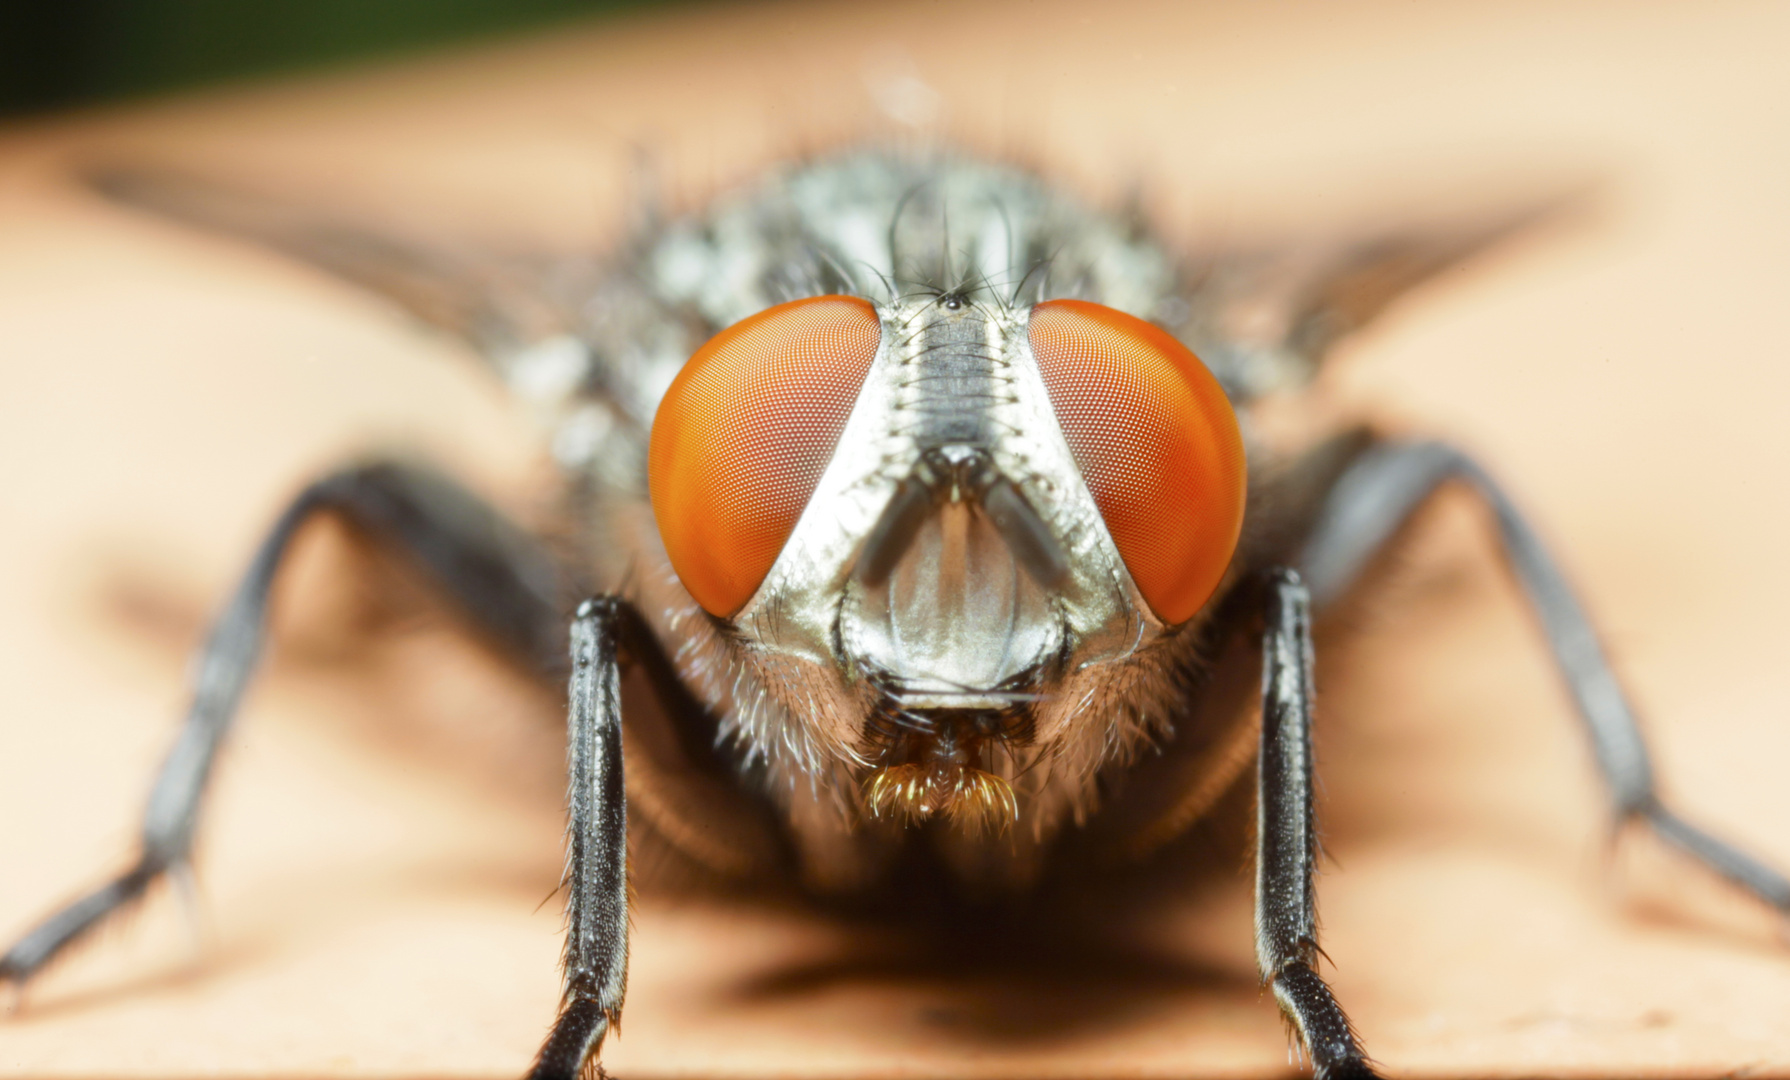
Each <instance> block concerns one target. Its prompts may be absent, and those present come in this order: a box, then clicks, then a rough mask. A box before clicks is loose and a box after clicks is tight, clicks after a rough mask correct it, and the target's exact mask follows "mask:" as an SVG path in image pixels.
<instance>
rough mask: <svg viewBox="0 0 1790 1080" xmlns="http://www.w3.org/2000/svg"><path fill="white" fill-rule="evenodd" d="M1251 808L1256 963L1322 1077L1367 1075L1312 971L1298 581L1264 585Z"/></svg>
mask: <svg viewBox="0 0 1790 1080" xmlns="http://www.w3.org/2000/svg"><path fill="white" fill-rule="evenodd" d="M1267 604H1268V611H1267V629H1266V632H1265V634H1264V637H1263V642H1262V748H1261V757H1260V763H1259V766H1258V767H1259V773H1258V781H1257V783H1258V788H1257V802H1256V877H1255V881H1256V887H1255V893H1256V902H1255V928H1256V963H1257V964H1258V965H1259V967H1260V968H1261V973H1262V981H1263V982H1264V983H1266V984H1267V985H1268V987H1269V988H1270V989H1272V990H1273V991H1274V998H1275V1000H1276V1001H1278V1002H1279V1003H1280V1009H1281V1012H1282V1013H1283V1014H1285V1016H1286V1018H1287V1020H1288V1021H1289V1022H1290V1023H1291V1024H1292V1025H1293V1029H1294V1031H1295V1032H1297V1034H1298V1037H1299V1041H1300V1042H1301V1043H1302V1044H1303V1045H1304V1047H1305V1050H1306V1052H1307V1053H1308V1054H1309V1055H1310V1056H1311V1063H1312V1068H1313V1070H1314V1071H1315V1072H1316V1074H1317V1076H1318V1077H1320V1078H1321V1080H1333V1078H1335V1080H1340V1078H1343V1077H1365V1076H1373V1075H1375V1073H1374V1071H1373V1068H1372V1067H1371V1066H1370V1065H1369V1064H1368V1061H1367V1056H1366V1055H1365V1054H1364V1053H1362V1051H1361V1044H1360V1043H1359V1041H1357V1040H1356V1038H1355V1031H1354V1029H1353V1028H1352V1027H1350V1025H1349V1018H1348V1017H1347V1016H1346V1015H1344V1014H1343V1011H1342V1006H1340V1005H1338V1004H1337V1002H1336V998H1335V996H1334V995H1332V994H1331V993H1330V988H1329V987H1328V986H1326V985H1325V984H1324V980H1323V979H1322V978H1320V977H1319V975H1318V973H1317V958H1318V955H1319V953H1318V914H1317V911H1318V909H1317V896H1316V893H1315V892H1314V890H1313V886H1312V876H1313V874H1314V873H1315V871H1316V867H1317V859H1318V838H1317V817H1316V811H1315V809H1314V807H1313V805H1312V781H1313V763H1312V745H1311V719H1312V700H1313V693H1312V681H1311V670H1312V651H1311V601H1310V598H1309V597H1308V595H1307V594H1306V590H1305V585H1304V583H1303V582H1302V581H1300V579H1299V575H1298V574H1296V573H1294V572H1293V571H1291V570H1279V571H1275V572H1274V573H1272V574H1271V575H1270V576H1269V579H1268V597H1267Z"/></svg>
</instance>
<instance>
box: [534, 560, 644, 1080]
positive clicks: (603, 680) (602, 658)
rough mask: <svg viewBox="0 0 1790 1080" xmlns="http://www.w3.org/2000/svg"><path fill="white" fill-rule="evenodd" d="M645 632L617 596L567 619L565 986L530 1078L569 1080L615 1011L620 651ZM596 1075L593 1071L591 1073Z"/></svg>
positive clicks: (620, 918)
mask: <svg viewBox="0 0 1790 1080" xmlns="http://www.w3.org/2000/svg"><path fill="white" fill-rule="evenodd" d="M648 633H649V631H647V629H646V628H645V625H644V623H642V622H641V620H640V617H639V616H638V615H637V614H636V613H635V611H634V609H633V608H632V607H630V606H629V605H628V604H627V603H626V602H625V601H623V600H621V599H619V598H616V597H613V596H600V597H597V598H595V599H592V600H587V601H585V603H584V604H583V605H582V606H580V607H579V609H578V615H577V618H576V619H575V620H574V621H573V623H572V680H571V688H570V694H569V697H570V708H569V709H568V710H567V720H566V725H567V750H566V763H567V770H568V772H569V774H570V775H569V777H568V782H567V789H566V816H567V822H566V873H565V887H566V891H567V897H566V947H565V992H564V995H563V996H562V998H561V1000H560V1008H559V1018H558V1019H557V1020H555V1021H554V1023H553V1030H552V1031H551V1032H550V1033H549V1034H548V1036H547V1041H546V1043H545V1044H543V1045H542V1047H541V1052H540V1056H539V1057H537V1058H536V1059H535V1064H534V1068H533V1069H532V1070H530V1073H529V1075H530V1077H531V1078H534V1080H574V1078H576V1077H578V1076H579V1075H580V1074H581V1073H582V1072H583V1071H584V1069H585V1065H586V1063H587V1062H591V1061H594V1059H595V1058H596V1055H597V1052H598V1051H599V1050H600V1049H601V1048H602V1046H603V1037H604V1036H605V1035H607V1034H608V1033H609V1029H610V1028H611V1027H612V1026H614V1025H615V1023H616V1022H617V1021H618V1020H619V1019H620V1017H621V1008H622V997H623V995H624V994H626V992H627V985H628V808H627V799H626V796H625V792H624V789H623V785H622V725H621V658H622V657H621V654H622V653H623V652H632V651H634V650H635V649H636V648H637V647H638V646H637V645H636V644H635V643H642V644H644V643H645V642H646V640H647V639H646V637H645V635H646V634H648ZM599 1075H600V1070H599Z"/></svg>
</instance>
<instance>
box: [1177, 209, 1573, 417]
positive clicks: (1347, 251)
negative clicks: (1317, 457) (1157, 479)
mask: <svg viewBox="0 0 1790 1080" xmlns="http://www.w3.org/2000/svg"><path fill="white" fill-rule="evenodd" d="M1585 202H1586V200H1585V198H1584V197H1583V196H1582V195H1581V194H1579V193H1572V194H1563V195H1557V196H1554V197H1550V198H1545V199H1535V200H1531V201H1528V202H1525V203H1521V204H1518V205H1514V206H1508V207H1505V208H1503V209H1501V210H1497V211H1493V212H1484V213H1480V214H1477V215H1472V216H1467V217H1464V218H1457V219H1455V220H1452V221H1446V222H1441V223H1437V224H1432V225H1428V226H1405V227H1394V228H1384V229H1377V230H1375V229H1357V230H1353V231H1350V232H1345V233H1341V234H1338V235H1335V236H1333V237H1332V238H1331V239H1329V240H1328V241H1323V240H1320V241H1317V242H1312V241H1309V240H1308V241H1305V242H1301V243H1297V244H1295V243H1287V244H1263V245H1259V246H1256V247H1245V248H1239V249H1232V250H1225V251H1214V252H1208V253H1205V254H1203V255H1198V256H1196V257H1195V258H1193V259H1192V260H1190V262H1189V264H1188V267H1187V269H1188V276H1189V280H1190V281H1191V283H1192V287H1191V289H1190V292H1189V295H1188V297H1187V301H1188V309H1187V317H1186V321H1185V324H1184V325H1183V326H1182V327H1181V328H1180V329H1181V331H1182V333H1183V334H1184V335H1185V337H1186V338H1187V340H1188V341H1189V343H1190V344H1192V345H1193V346H1194V349H1195V351H1197V352H1198V353H1199V354H1200V356H1201V357H1202V358H1205V359H1207V360H1208V362H1209V363H1210V364H1211V365H1212V366H1213V368H1214V370H1215V372H1216V373H1217V374H1218V375H1219V377H1220V379H1222V380H1223V381H1224V383H1225V388H1226V389H1227V390H1228V391H1230V392H1231V394H1232V397H1233V399H1234V400H1238V401H1247V400H1249V399H1251V398H1254V397H1258V396H1260V395H1262V394H1265V393H1268V392H1270V391H1272V390H1276V389H1280V388H1282V387H1286V386H1296V385H1298V384H1301V383H1304V382H1306V381H1308V380H1309V379H1311V378H1312V376H1313V375H1315V374H1316V372H1317V369H1318V367H1319V365H1320V364H1321V363H1322V362H1323V361H1324V359H1325V358H1326V357H1327V356H1329V355H1330V353H1331V351H1332V350H1333V349H1334V348H1335V346H1336V345H1337V344H1338V343H1339V342H1340V341H1342V340H1343V339H1345V338H1347V337H1348V336H1349V335H1351V334H1353V333H1354V332H1355V331H1357V330H1360V329H1361V328H1363V327H1365V326H1367V325H1368V324H1369V323H1371V322H1373V321H1374V320H1375V319H1376V318H1378V317H1379V316H1380V315H1381V314H1382V313H1383V312H1385V311H1386V310H1387V309H1388V308H1390V307H1392V306H1393V305H1394V304H1396V303H1397V302H1398V301H1399V300H1401V299H1402V298H1403V297H1404V296H1406V295H1407V294H1409V293H1411V292H1412V291H1414V290H1416V289H1418V288H1419V287H1420V286H1422V285H1424V284H1426V283H1428V282H1430V281H1432V280H1434V279H1435V278H1436V277H1437V276H1438V275H1440V274H1442V273H1443V272H1444V271H1446V270H1449V269H1451V268H1453V267H1455V266H1458V265H1460V264H1462V263H1464V262H1467V261H1469V260H1471V259H1474V258H1476V257H1478V256H1480V255H1482V254H1483V253H1485V252H1486V251H1488V250H1489V249H1492V248H1494V247H1498V246H1500V245H1502V244H1504V243H1505V242H1506V241H1509V240H1511V239H1512V238H1514V237H1517V236H1519V235H1524V234H1528V233H1530V232H1532V231H1536V230H1538V229H1539V228H1541V227H1543V226H1545V225H1548V224H1554V223H1557V222H1559V221H1561V220H1562V219H1564V218H1565V217H1566V216H1567V215H1568V213H1569V212H1571V211H1573V210H1575V209H1579V208H1581V207H1582V206H1583V205H1584V204H1585Z"/></svg>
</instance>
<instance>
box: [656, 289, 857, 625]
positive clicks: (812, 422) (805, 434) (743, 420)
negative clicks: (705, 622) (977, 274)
mask: <svg viewBox="0 0 1790 1080" xmlns="http://www.w3.org/2000/svg"><path fill="white" fill-rule="evenodd" d="M881 341H882V324H881V322H880V321H879V320H878V318H877V314H876V309H875V307H873V306H872V305H871V304H870V302H869V301H866V300H860V299H858V298H857V297H851V296H816V297H812V298H810V299H807V300H796V301H793V302H791V303H787V304H779V305H778V306H776V307H774V308H770V309H767V310H765V311H761V312H759V313H758V314H757V315H753V316H751V317H750V318H747V319H742V320H741V321H739V322H737V323H735V324H734V325H732V326H730V327H728V328H727V329H726V330H723V331H721V332H720V333H719V334H716V335H715V336H714V337H713V338H710V339H709V341H708V343H707V344H706V345H704V346H703V347H702V348H700V349H698V350H697V351H696V355H694V356H692V357H691V358H690V360H689V362H688V363H686V364H685V365H684V368H683V370H682V371H680V372H679V373H678V376H677V378H676V379H675V380H673V381H672V384H671V388H670V389H669V390H667V391H666V392H665V398H664V400H663V401H661V402H660V403H659V412H658V415H657V416H655V417H654V418H653V431H652V441H651V446H650V449H649V451H648V455H647V487H648V491H649V494H650V495H651V498H652V504H653V516H654V517H655V518H656V519H657V520H658V523H659V536H660V537H661V538H662V539H663V540H664V541H665V551H666V553H667V554H668V555H670V556H671V565H672V568H673V569H675V570H676V571H677V575H678V578H679V579H680V580H681V581H682V582H683V583H684V587H685V588H686V589H688V590H689V591H690V595H691V596H693V597H695V598H696V602H697V603H699V604H701V605H702V607H703V609H704V610H706V611H708V612H709V613H710V614H712V615H718V616H722V617H726V616H729V615H732V614H733V613H735V612H736V611H738V610H739V609H740V608H742V607H744V606H745V604H746V601H748V600H750V599H751V598H752V594H753V593H754V592H756V591H758V586H759V585H760V584H761V583H762V582H763V581H764V578H765V575H766V574H767V573H769V572H770V569H771V564H772V563H774V562H776V561H777V554H778V552H780V551H782V550H783V544H784V542H785V541H787V540H788V539H789V534H790V533H791V532H792V531H793V530H794V529H795V527H796V520H797V519H798V518H800V517H801V516H802V510H803V509H804V508H805V507H806V506H807V505H808V499H809V498H810V497H811V496H812V495H813V494H814V488H815V486H816V485H817V484H819V483H820V476H821V473H822V472H823V471H825V469H826V467H827V462H828V461H829V460H831V459H832V456H833V450H834V448H835V447H836V446H837V445H838V443H839V435H840V433H841V432H842V431H844V430H845V421H846V419H847V418H848V417H849V416H850V415H851V410H852V406H853V405H854V404H855V403H856V402H857V400H858V391H859V390H860V389H862V388H863V385H864V377H865V375H867V374H868V373H869V371H870V364H871V361H873V360H875V359H876V350H877V346H878V345H879V344H880V343H881Z"/></svg>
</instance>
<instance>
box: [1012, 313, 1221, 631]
mask: <svg viewBox="0 0 1790 1080" xmlns="http://www.w3.org/2000/svg"><path fill="white" fill-rule="evenodd" d="M1028 333H1029V336H1030V342H1031V346H1032V354H1033V356H1034V357H1035V358H1036V359H1037V361H1038V370H1039V372H1040V374H1042V375H1043V376H1044V385H1045V388H1046V389H1047V390H1048V391H1049V393H1050V403H1051V406H1052V407H1053V408H1054V409H1055V410H1056V414H1057V421H1058V423H1060V424H1062V426H1063V434H1064V435H1065V436H1066V437H1067V439H1068V441H1069V449H1070V451H1071V452H1073V453H1074V455H1075V463H1076V465H1077V466H1079V467H1080V468H1081V474H1082V478H1083V479H1084V480H1085V481H1087V485H1088V490H1089V491H1090V492H1091V493H1092V494H1093V496H1094V504H1095V505H1096V506H1098V507H1099V508H1100V516H1101V517H1102V518H1103V519H1104V520H1105V522H1106V528H1107V532H1109V533H1110V534H1111V535H1112V538H1113V543H1114V545H1115V546H1117V547H1118V549H1119V555H1120V557H1122V558H1123V559H1124V560H1125V568H1126V569H1127V570H1129V571H1130V572H1131V578H1132V580H1133V581H1134V582H1136V583H1137V588H1138V591H1139V592H1141V593H1142V594H1143V597H1144V599H1145V600H1146V601H1147V602H1148V603H1149V605H1150V607H1151V609H1152V610H1154V611H1155V613H1156V615H1157V616H1158V617H1159V618H1161V619H1162V620H1163V621H1164V622H1167V623H1171V624H1172V623H1180V622H1185V621H1186V620H1187V619H1189V618H1191V617H1192V616H1193V614H1194V612H1196V611H1198V610H1199V609H1200V606H1201V605H1202V604H1204V603H1205V602H1206V600H1207V598H1209V597H1210V596H1211V595H1212V592H1213V590H1214V589H1216V588H1217V587H1218V582H1219V580H1220V579H1221V578H1223V577H1224V572H1225V569H1226V567H1228V566H1229V565H1230V561H1231V553H1232V551H1234V550H1235V549H1236V546H1237V536H1238V533H1239V532H1240V531H1241V529H1242V527H1243V497H1244V488H1245V478H1246V469H1245V465H1244V460H1243V440H1242V437H1241V435H1240V434H1239V433H1238V431H1237V418H1236V415H1235V414H1234V413H1233V412H1232V411H1231V405H1230V401H1229V399H1227V398H1226V397H1225V394H1224V389H1223V388H1222V387H1220V386H1219V385H1218V380H1217V379H1215V378H1213V377H1212V373H1211V372H1210V371H1207V370H1206V366H1205V365H1204V364H1202V363H1200V361H1199V358H1198V357H1196V356H1194V355H1193V353H1192V352H1191V351H1190V350H1189V349H1188V348H1187V346H1185V345H1183V344H1181V343H1180V342H1179V341H1176V340H1175V339H1174V337H1172V336H1171V335H1170V334H1169V333H1168V332H1167V331H1164V330H1162V329H1161V328H1160V327H1157V326H1153V325H1151V324H1150V323H1147V322H1145V321H1143V320H1142V319H1138V318H1134V317H1132V316H1130V315H1127V314H1125V313H1124V312H1121V311H1115V310H1113V309H1112V308H1109V307H1105V306H1103V305H1100V304H1091V303H1088V302H1086V301H1083V300H1049V301H1046V302H1044V303H1042V304H1039V305H1037V306H1036V307H1034V308H1033V309H1032V318H1031V326H1030V329H1029V331H1028Z"/></svg>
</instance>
